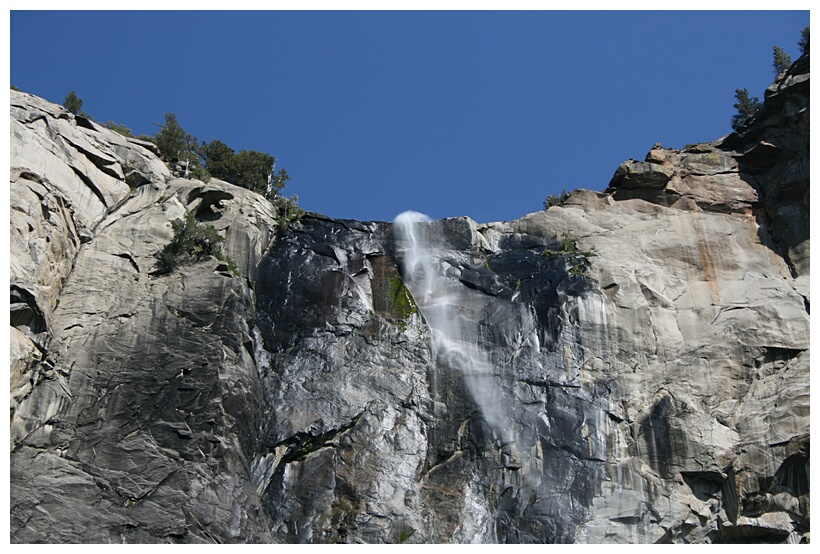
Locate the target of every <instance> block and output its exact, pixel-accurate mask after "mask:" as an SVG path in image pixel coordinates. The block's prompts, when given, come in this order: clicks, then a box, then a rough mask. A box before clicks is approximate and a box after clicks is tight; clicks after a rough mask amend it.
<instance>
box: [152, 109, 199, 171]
mask: <svg viewBox="0 0 820 554" xmlns="http://www.w3.org/2000/svg"><path fill="white" fill-rule="evenodd" d="M155 125H159V128H160V129H159V132H158V133H157V134H156V136H155V137H154V141H153V142H154V144H156V145H157V149H158V150H159V154H160V157H161V158H162V159H163V160H165V161H166V162H177V161H182V162H184V161H185V160H188V161H189V162H191V163H194V162H195V163H196V165H199V155H198V153H197V143H196V140H197V139H196V137H194V136H192V135H190V134H188V133H186V132H185V129H183V128H182V125H180V124H179V121H177V116H176V114H173V113H167V114H165V125H162V124H159V123H155Z"/></svg>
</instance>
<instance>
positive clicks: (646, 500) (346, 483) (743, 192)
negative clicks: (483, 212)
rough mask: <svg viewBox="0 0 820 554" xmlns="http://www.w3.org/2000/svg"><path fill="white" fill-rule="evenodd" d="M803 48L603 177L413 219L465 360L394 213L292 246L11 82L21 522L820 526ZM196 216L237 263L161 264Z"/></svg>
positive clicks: (197, 185)
mask: <svg viewBox="0 0 820 554" xmlns="http://www.w3.org/2000/svg"><path fill="white" fill-rule="evenodd" d="M808 65H809V64H808V57H807V56H806V57H802V58H801V59H799V60H798V61H797V62H795V64H793V66H792V67H791V69H790V70H789V71H788V72H786V74H784V75H783V76H781V77H780V78H779V80H778V81H777V82H776V83H775V84H774V85H772V87H771V88H770V89H769V91H767V95H766V102H765V104H764V107H763V109H762V110H761V111H760V112H759V113H758V115H757V116H756V117H755V118H754V119H753V120H752V121H750V122H749V123H748V124H747V125H746V126H744V127H742V128H740V129H739V130H738V131H737V132H735V133H733V134H731V135H729V136H727V137H724V138H723V139H721V140H718V141H715V142H713V143H708V144H699V145H693V146H690V147H687V148H686V149H685V150H672V149H665V148H663V147H662V146H660V145H656V146H655V147H654V148H653V149H652V150H651V151H650V152H649V154H648V155H647V157H646V160H645V161H642V162H636V161H634V160H630V161H628V162H625V163H624V164H623V165H622V166H621V167H620V168H618V169H617V171H616V173H615V176H614V178H613V180H612V182H611V183H610V188H609V189H607V190H606V191H604V192H592V191H584V190H578V191H575V192H574V193H572V195H571V196H570V197H569V198H568V199H567V200H566V201H564V202H563V203H562V204H561V205H559V206H554V207H551V208H549V210H547V211H542V212H537V213H533V214H529V215H527V216H525V217H523V218H521V219H519V220H516V221H512V222H499V223H486V224H479V223H476V222H474V221H472V220H470V219H469V218H453V219H447V220H443V221H438V222H430V223H425V224H422V227H420V229H423V233H424V234H425V237H426V238H427V239H428V240H429V241H430V244H432V245H433V246H434V247H433V248H432V251H433V253H434V256H435V259H436V263H437V264H438V265H437V266H436V267H438V268H440V281H439V286H440V287H441V291H445V290H446V291H447V295H448V298H450V301H451V306H452V307H451V311H450V312H449V313H450V315H451V317H452V320H453V322H454V323H455V322H457V323H458V325H457V328H458V329H459V332H460V334H459V335H458V338H457V342H458V344H459V345H461V346H460V347H459V348H457V349H455V350H454V351H452V352H450V353H449V354H447V355H444V354H442V353H441V352H436V351H435V349H433V348H432V347H431V344H433V341H432V339H433V337H432V336H431V332H432V333H436V332H437V330H436V329H435V328H433V329H432V330H431V329H430V327H429V326H428V324H427V323H428V321H426V318H425V310H427V309H428V305H427V304H426V303H424V302H422V299H421V297H419V298H414V292H413V290H414V282H413V279H414V277H413V273H412V271H411V270H410V269H409V268H408V267H407V264H406V238H404V237H403V236H402V235H401V234H400V233H398V232H397V229H396V227H395V226H394V225H393V224H390V223H384V222H365V223H363V222H358V221H351V220H339V219H332V218H328V217H325V216H322V215H319V214H310V213H309V214H307V215H306V216H304V217H303V218H302V220H301V222H300V223H299V224H293V225H291V226H290V227H289V228H288V229H287V230H286V231H284V232H283V233H281V234H278V235H277V233H278V231H277V222H276V218H277V213H276V209H275V208H274V207H273V206H272V205H271V204H270V203H269V202H267V201H266V200H265V199H264V198H262V197H260V196H258V195H256V194H254V193H252V192H249V191H247V190H244V189H241V188H238V187H234V186H232V185H230V184H228V183H224V182H220V181H217V180H211V181H210V182H209V183H207V184H205V183H202V182H199V181H189V180H185V179H179V178H175V177H174V176H173V175H172V174H171V172H170V171H169V170H168V169H167V167H166V166H165V165H164V164H163V163H162V162H161V161H160V160H158V159H157V158H156V156H155V153H154V152H152V150H151V148H150V145H148V144H146V143H143V142H141V141H137V140H132V139H126V138H124V137H122V136H120V135H118V134H116V133H115V132H114V131H111V130H108V129H105V128H103V127H101V126H98V125H97V124H95V123H93V122H91V121H88V120H86V119H83V118H79V117H75V116H73V115H72V114H70V113H69V112H67V111H66V110H64V109H62V108H61V107H59V106H56V105H54V104H50V103H48V102H46V101H44V100H41V99H39V98H36V97H33V96H31V95H28V94H25V93H19V92H15V91H12V92H11V143H12V149H11V154H12V158H11V176H10V186H11V203H12V206H11V208H12V209H11V283H10V286H11V306H10V307H11V353H10V354H11V360H10V363H11V383H10V386H11V407H12V417H11V445H10V448H11V514H10V515H11V537H10V538H11V541H12V542H17V543H19V542H74V543H82V542H186V543H190V542H278V543H287V542H370V543H374V542H392V543H403V542H412V543H420V542H426V543H433V542H435V543H448V542H459V543H461V542H514V543H530V542H532V543H541V542H594V543H607V542H615V543H617V542H621V543H623V542H636V543H637V542H801V541H803V542H805V541H808V539H809V472H808V468H809V442H810V441H809V431H810V428H809V367H810V364H809V313H808V312H809V307H810V295H809V203H808V198H809V193H808V187H809V178H808V166H809V157H808V140H809V109H808V87H809V75H808ZM126 179H128V181H127V182H128V183H129V184H130V185H131V186H129V184H126ZM186 212H193V213H194V214H195V215H196V218H197V219H198V220H199V221H202V222H204V223H208V224H211V225H213V226H214V227H215V228H216V229H217V230H218V231H219V232H220V233H221V234H222V235H223V236H225V237H226V242H225V251H226V253H227V254H228V255H229V256H230V257H231V258H233V259H234V260H236V261H237V265H238V267H239V271H238V273H239V275H236V274H233V273H231V272H230V271H229V270H228V266H227V264H225V263H224V262H220V261H219V260H216V259H215V258H211V259H208V260H205V261H202V262H199V263H196V264H193V265H185V266H183V267H181V268H180V269H178V270H176V271H174V272H172V273H162V272H161V271H159V268H158V266H157V262H156V254H157V252H159V251H160V250H161V249H162V248H163V247H164V246H165V245H166V244H167V243H168V242H169V241H170V240H171V239H172V237H173V232H172V228H171V223H170V222H171V221H173V220H175V219H179V218H181V217H183V216H184V214H185V213H186ZM415 294H416V296H418V292H417V291H416V293H415ZM427 313H428V315H429V312H427ZM431 321H432V320H431ZM467 347H469V349H468V348H467ZM467 351H469V352H473V353H476V354H475V355H474V356H472V357H471V360H472V364H473V366H475V360H480V361H481V364H482V365H481V367H479V368H476V367H472V366H471V368H470V367H468V368H467V369H465V367H466V366H465V361H464V360H463V359H460V358H459V356H458V355H457V354H458V353H459V352H467ZM467 365H468V366H469V364H467Z"/></svg>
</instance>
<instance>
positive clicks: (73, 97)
mask: <svg viewBox="0 0 820 554" xmlns="http://www.w3.org/2000/svg"><path fill="white" fill-rule="evenodd" d="M63 106H64V107H65V109H67V110H68V111H70V112H71V113H73V114H74V115H77V114H79V113H80V110H81V109H83V100H82V98H80V97H79V96H77V94H76V93H75V92H74V91H73V90H72V91H71V92H69V93H68V95H66V97H65V100H63Z"/></svg>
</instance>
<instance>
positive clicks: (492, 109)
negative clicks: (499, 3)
mask: <svg viewBox="0 0 820 554" xmlns="http://www.w3.org/2000/svg"><path fill="white" fill-rule="evenodd" d="M808 25H809V13H808V12H807V11H784V12H772V11H767V12H721V11H709V12H428V11H424V12H167V11H165V12H48V11H45V12H43V11H39V12H26V11H12V12H11V17H10V27H11V41H10V46H11V48H10V62H11V63H10V81H11V84H12V85H15V86H17V87H19V88H20V89H21V90H24V91H27V92H31V93H34V94H37V95H39V96H42V97H44V98H46V99H48V100H51V101H53V102H57V103H62V101H63V99H64V98H65V95H66V94H67V93H68V92H69V91H71V90H75V91H76V92H77V95H78V96H80V97H81V98H82V99H83V101H84V105H83V109H84V110H85V111H87V112H88V113H89V114H90V115H91V116H92V117H94V119H95V120H97V121H100V122H105V121H108V120H113V121H116V122H118V123H120V124H123V125H126V126H127V127H129V128H131V129H132V130H133V131H134V133H135V134H140V133H145V134H154V133H155V132H156V131H157V127H156V126H154V125H153V123H154V122H161V121H163V115H164V114H165V113H166V112H174V113H175V114H176V115H177V118H178V119H179V121H180V123H181V124H182V126H183V127H184V128H185V129H186V131H188V132H189V133H191V134H193V135H195V136H197V137H198V138H199V139H200V140H206V141H210V140H213V139H219V140H222V141H223V142H225V143H227V144H228V145H230V146H231V147H232V148H234V149H235V150H237V151H239V150H240V149H251V150H259V151H262V152H267V153H269V154H272V155H274V156H276V157H277V159H278V166H277V167H278V168H286V169H287V170H288V172H289V173H290V175H291V176H292V180H291V181H290V183H289V184H288V187H287V188H286V190H285V191H284V192H285V193H286V194H298V195H299V198H300V204H301V205H302V206H303V207H304V208H305V209H307V210H311V211H316V212H321V213H324V214H327V215H330V216H333V217H341V218H352V219H360V220H392V219H393V218H394V217H395V216H396V215H397V214H398V213H400V212H402V211H404V210H408V209H413V210H417V211H420V212H424V213H426V214H428V215H430V216H431V217H433V218H435V219H439V218H444V217H450V216H460V215H468V216H470V217H472V218H473V219H475V220H477V221H479V222H486V221H499V220H511V219H516V218H519V217H521V216H523V215H525V214H526V213H529V212H533V211H537V210H539V209H542V207H543V201H544V199H545V198H546V197H547V195H548V194H557V193H559V192H560V191H561V190H562V189H567V190H571V189H574V188H587V189H593V190H603V189H604V188H606V186H607V184H608V183H609V179H610V178H611V177H612V174H613V173H614V172H615V169H616V168H617V167H618V164H619V163H620V162H622V161H624V160H626V159H628V158H637V159H643V156H645V154H646V152H647V151H648V150H649V149H650V148H651V147H652V145H653V144H654V143H655V142H661V143H663V144H664V145H665V146H667V147H675V148H681V147H683V146H684V145H685V144H687V143H694V142H701V141H709V140H714V139H717V138H719V137H721V136H723V135H725V134H727V133H729V132H730V131H731V128H730V124H729V121H730V118H731V116H732V114H733V113H734V109H733V108H732V103H733V102H734V91H735V89H736V88H747V89H748V90H749V92H750V93H751V94H752V95H753V96H758V97H760V98H761V99H762V98H763V91H764V90H765V88H766V87H767V86H768V85H769V84H771V82H772V80H773V77H774V75H773V71H772V46H773V45H775V44H776V45H779V46H781V47H783V48H784V49H786V51H787V52H789V53H790V54H791V56H792V58H793V59H797V57H798V55H799V51H798V48H797V41H798V40H799V38H800V31H801V29H803V27H806V26H808Z"/></svg>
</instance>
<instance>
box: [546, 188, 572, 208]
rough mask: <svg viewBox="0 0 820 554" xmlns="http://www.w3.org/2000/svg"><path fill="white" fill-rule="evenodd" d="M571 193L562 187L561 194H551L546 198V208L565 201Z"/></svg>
mask: <svg viewBox="0 0 820 554" xmlns="http://www.w3.org/2000/svg"><path fill="white" fill-rule="evenodd" d="M569 195H570V193H568V192H567V191H566V190H565V189H561V194H560V195H557V194H550V195H549V196H547V199H546V200H544V209H545V210H549V209H550V208H552V207H553V206H558V205H559V204H561V203H563V202H564V200H566V199H567V198H569Z"/></svg>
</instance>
